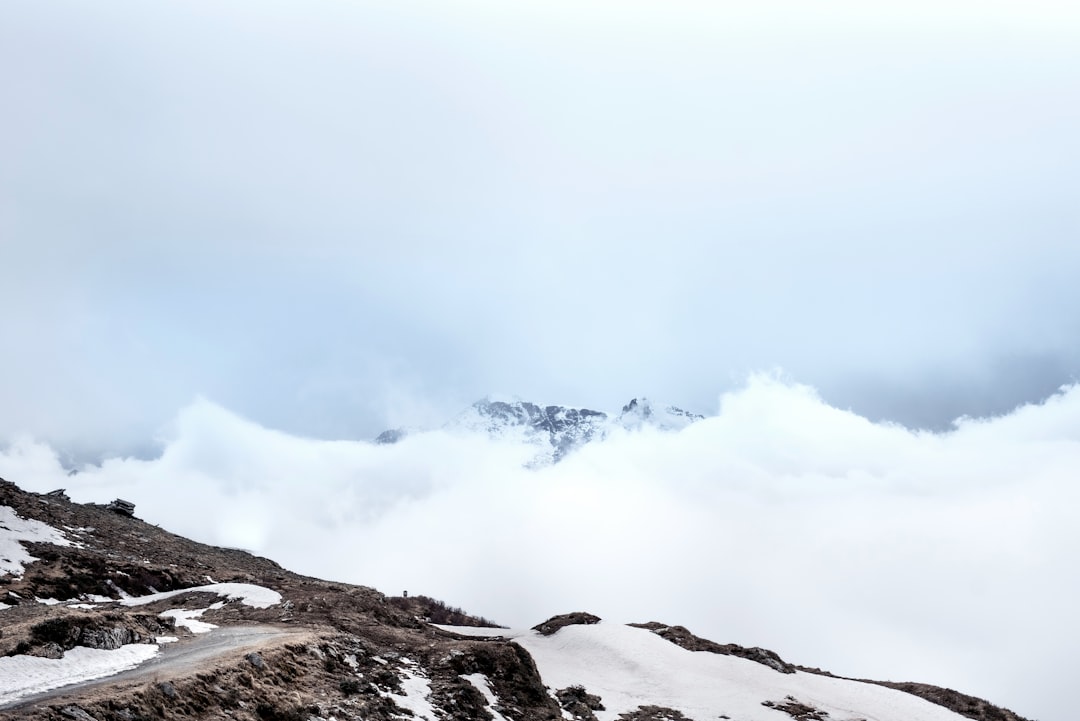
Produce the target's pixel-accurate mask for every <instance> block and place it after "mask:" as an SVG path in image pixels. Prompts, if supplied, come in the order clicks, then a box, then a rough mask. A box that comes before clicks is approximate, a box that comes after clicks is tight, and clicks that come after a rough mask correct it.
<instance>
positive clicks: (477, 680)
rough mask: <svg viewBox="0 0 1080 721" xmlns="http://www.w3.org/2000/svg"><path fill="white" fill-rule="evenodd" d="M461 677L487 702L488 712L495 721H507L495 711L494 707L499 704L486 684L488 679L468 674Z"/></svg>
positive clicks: (477, 674)
mask: <svg viewBox="0 0 1080 721" xmlns="http://www.w3.org/2000/svg"><path fill="white" fill-rule="evenodd" d="M461 677H462V678H463V679H465V680H466V681H468V682H469V683H471V684H472V685H473V686H475V687H476V690H477V691H479V692H480V693H482V694H484V698H486V699H487V702H488V711H489V712H490V713H491V715H492V716H494V717H495V721H509V720H508V719H507V718H506V717H505V716H503V715H502V714H501V713H499V712H498V711H496V710H495V706H496V705H497V704H498V703H499V699H498V697H496V696H495V692H494V691H492V690H491V685H490V684H489V683H488V678H487V676H485V675H484V674H482V673H470V674H462V675H461Z"/></svg>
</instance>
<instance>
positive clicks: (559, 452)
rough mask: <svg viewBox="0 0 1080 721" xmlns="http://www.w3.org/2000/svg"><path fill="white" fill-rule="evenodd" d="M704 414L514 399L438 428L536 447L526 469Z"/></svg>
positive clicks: (386, 437) (644, 403)
mask: <svg viewBox="0 0 1080 721" xmlns="http://www.w3.org/2000/svg"><path fill="white" fill-rule="evenodd" d="M703 418H704V416H701V415H698V414H696V413H691V412H689V411H685V410H683V409H682V408H678V407H676V406H670V405H661V406H656V405H654V404H653V403H652V402H651V401H649V399H647V398H640V399H638V398H633V399H631V400H630V402H629V403H627V404H626V405H624V406H623V407H622V410H621V411H620V412H619V413H617V414H609V413H605V412H604V411H596V410H590V409H588V408H570V407H567V406H558V405H549V406H541V405H538V404H536V403H531V402H529V401H525V400H521V399H519V398H511V399H501V398H500V399H496V398H493V397H488V398H483V399H481V400H478V401H477V402H476V403H473V404H472V406H470V407H469V408H468V409H466V410H464V411H462V412H461V413H460V414H458V415H457V416H455V417H454V418H453V419H451V420H450V421H449V422H448V423H446V424H445V425H444V426H443V429H444V430H447V431H450V432H458V433H461V432H465V433H482V434H486V435H487V436H488V437H490V438H494V439H499V440H514V441H519V442H522V443H528V444H530V445H534V446H536V447H537V455H536V456H535V457H534V458H533V460H532V461H531V462H530V464H529V465H531V466H543V465H549V464H551V463H558V462H559V461H561V460H562V459H563V458H565V457H566V456H567V455H568V454H569V453H571V452H572V451H574V450H576V449H578V448H580V447H582V446H584V445H585V444H587V443H590V442H592V441H594V440H600V439H603V438H605V437H607V436H608V435H609V434H610V433H612V432H613V431H614V430H616V429H623V430H640V429H642V428H654V429H656V430H660V431H679V430H682V429H683V428H685V427H686V426H688V425H690V424H691V423H694V422H695V421H699V420H702V419H703ZM407 435H409V432H408V431H406V430H405V429H402V428H395V429H391V430H387V431H384V432H382V433H380V434H379V436H378V437H377V438H376V439H375V442H376V443H382V444H385V443H397V442H398V441H400V440H401V439H402V438H405V437H406V436H407Z"/></svg>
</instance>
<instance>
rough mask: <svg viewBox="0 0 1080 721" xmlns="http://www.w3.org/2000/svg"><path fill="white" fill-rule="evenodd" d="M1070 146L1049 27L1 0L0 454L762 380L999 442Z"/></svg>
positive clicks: (74, 459)
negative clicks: (997, 418) (978, 429)
mask: <svg viewBox="0 0 1080 721" xmlns="http://www.w3.org/2000/svg"><path fill="white" fill-rule="evenodd" d="M750 6H752V7H750ZM1078 127H1080V10H1077V9H1076V8H1075V5H1074V4H1073V3H1067V2H1055V1H1053V0H1033V1H1029V2H1024V3H1020V2H987V1H985V0H984V1H982V2H975V1H974V0H971V1H967V0H939V1H937V2H932V3H931V2H923V1H921V0H919V1H915V2H903V3H901V2H884V3H863V2H842V1H839V0H825V1H823V2H817V3H805V2H796V1H794V0H792V1H790V2H784V1H780V0H763V1H762V2H754V3H738V4H736V3H729V2H722V1H720V0H717V1H716V2H690V1H689V0H671V1H667V2H640V1H635V0H627V1H622V2H614V1H612V2H600V1H598V0H575V1H574V2H569V1H563V0H548V1H546V2H535V3H533V2H522V3H506V2H494V1H491V2H480V1H468V0H463V1H462V2H454V3H441V2H440V3H421V2H408V1H405V0H395V1H394V2H385V3H373V2H359V1H354V2H346V1H337V2H330V1H324V0H303V1H301V0H293V1H284V0H283V1H279V2H272V1H268V0H259V1H258V2H255V1H251V2H241V1H235V2H229V3H220V2H208V1H198V0H185V1H184V2H165V1H161V2H154V3H146V2H141V1H134V0H133V1H131V2H121V1H114V0H107V1H103V2H95V3H85V2H74V1H72V2H52V1H51V0H25V1H23V0H10V1H9V2H5V3H3V5H2V7H0V270H2V271H3V279H2V282H0V307H2V309H3V310H2V313H0V339H2V343H3V345H2V351H3V352H2V353H0V379H3V380H2V381H0V408H3V413H0V448H2V447H5V446H7V445H8V444H10V443H15V442H16V441H18V443H23V444H26V443H32V442H36V443H40V444H44V445H42V446H40V447H41V448H43V449H45V450H44V451H42V452H43V453H45V455H46V456H49V454H53V453H55V454H56V456H57V457H58V458H59V460H60V462H62V463H64V464H66V465H67V466H68V467H71V466H80V465H81V464H82V463H83V462H85V461H86V460H88V459H92V460H95V461H100V460H103V459H108V458H113V459H114V460H113V462H115V463H120V462H121V461H120V460H118V459H117V458H116V457H119V456H127V455H131V454H135V455H137V456H138V457H140V458H142V459H145V460H149V459H153V458H155V457H156V456H158V455H159V454H161V453H162V452H163V451H166V452H167V450H168V449H170V448H172V447H173V446H172V445H171V444H173V443H175V442H176V439H177V438H182V437H184V433H196V434H200V437H202V436H204V435H205V434H207V433H210V432H211V429H214V428H216V427H217V426H216V425H215V423H216V422H217V421H215V420H214V419H217V420H220V418H222V417H225V418H230V419H235V420H236V422H237V423H240V424H253V425H252V427H253V428H259V429H262V431H265V432H266V433H270V434H271V436H272V437H273V438H278V436H273V435H272V434H273V433H276V432H280V433H281V434H282V435H281V436H280V438H285V439H292V441H295V442H296V443H300V441H301V439H303V438H306V439H311V440H310V442H312V443H316V442H317V441H319V440H335V439H336V440H346V439H365V438H371V437H374V436H375V435H376V434H378V433H379V432H380V431H381V430H383V429H385V428H387V427H394V426H403V425H405V426H420V427H436V426H438V425H440V424H441V423H442V422H444V421H445V420H447V419H448V418H449V417H450V416H452V415H453V414H454V413H456V412H457V411H458V410H460V409H461V408H462V407H464V406H466V405H467V404H469V403H471V402H472V401H474V400H476V399H477V398H479V397H481V396H483V395H485V394H488V393H507V394H515V395H518V396H521V397H524V398H527V399H530V400H534V401H537V402H540V403H564V404H571V405H575V406H585V407H592V408H598V409H602V410H611V409H618V408H619V407H620V406H621V405H622V404H623V403H625V402H626V401H627V400H628V399H629V398H631V397H634V396H641V395H648V396H650V397H652V398H655V399H659V400H661V401H667V402H671V403H675V404H677V405H680V406H682V407H686V408H689V409H691V410H694V411H698V412H701V413H704V414H706V415H710V416H717V414H720V412H721V405H720V398H721V395H722V394H724V393H735V394H740V393H748V394H749V395H748V396H746V397H750V398H758V396H757V395H755V394H754V393H750V392H749V391H748V390H747V388H748V386H747V382H748V378H750V377H751V374H753V373H755V372H760V371H765V372H768V373H773V374H778V377H781V378H783V379H785V382H784V383H783V384H781V385H783V386H784V387H803V386H805V387H807V388H812V389H814V390H813V391H812V393H816V396H815V398H818V399H820V400H818V401H815V402H819V403H821V405H822V407H823V408H829V409H831V411H835V412H837V413H840V412H842V411H846V410H851V411H853V412H854V414H855V415H854V416H853V417H854V418H860V419H863V420H862V422H867V421H892V422H895V423H899V424H903V425H904V426H906V427H907V428H909V429H916V428H929V429H934V430H936V431H946V430H947V429H950V428H952V427H953V425H952V422H953V420H954V419H956V418H958V417H961V416H972V417H983V416H988V415H1000V414H1006V413H1008V412H1009V411H1011V410H1012V409H1014V408H1015V407H1017V406H1018V405H1020V404H1024V403H1037V402H1040V401H1042V400H1044V399H1046V398H1047V397H1049V396H1051V394H1053V393H1054V392H1055V391H1057V390H1058V389H1059V388H1060V387H1061V386H1063V385H1067V384H1071V383H1073V382H1074V381H1075V380H1076V379H1077V375H1078V374H1080V283H1077V282H1076V278H1077V276H1078V271H1080V242H1077V238H1078V232H1080V203H1077V202H1076V198H1077V189H1078V188H1080V133H1077V130H1076V129H1077V128H1078ZM790 383H796V384H802V385H801V386H791V385H790ZM738 397H743V396H738ZM192 409H195V410H194V411H193V410H192ZM199 409H202V410H201V411H200V410H199ZM206 409H214V410H213V412H210V411H207V410H206ZM219 414H220V415H219ZM721 415H722V414H721ZM1009 417H1011V416H1009ZM230 422H231V421H230ZM200 423H204V424H205V427H202V430H198V429H193V428H194V427H195V426H199V424H200ZM1048 423H1049V421H1048ZM230 427H231V426H230ZM872 427H874V428H881V429H887V428H892V429H893V430H894V431H895V432H897V433H901V432H906V431H903V429H900V428H894V427H893V426H890V425H888V424H887V423H886V424H883V425H876V426H872ZM178 428H184V429H186V430H184V431H178V430H177V429H178ZM1069 428H1073V427H1072V426H1069ZM267 429H273V430H267ZM262 431H260V432H262ZM883 432H884V431H883ZM1055 433H1057V434H1058V435H1060V434H1062V433H1063V434H1065V435H1064V436H1063V437H1066V438H1071V439H1074V440H1075V438H1076V436H1075V434H1073V435H1069V433H1072V431H1066V430H1061V431H1060V433H1059V432H1058V431H1054V432H1053V433H1050V435H1052V436H1054V437H1057V436H1056V435H1055ZM919 437H920V438H923V437H924V436H919ZM951 437H952V436H949V435H929V436H925V438H930V439H934V438H937V439H939V440H940V439H942V438H951ZM19 439H21V440H19ZM292 441H290V442H292ZM725 442H726V441H725ZM742 442H743V441H741V440H740V441H734V440H733V441H731V443H733V444H735V445H739V444H740V443H742ZM762 442H763V441H762ZM13 447H14V446H12V447H11V448H13ZM27 447H35V448H37V447H38V446H34V445H31V446H27ZM315 447H316V448H322V446H318V445H317V443H316V446H315ZM905 447H906V446H905ZM11 448H9V449H8V450H9V454H10V453H11V452H12V451H11ZM455 452H457V451H455ZM306 453H307V452H306V451H305V454H306ZM312 453H314V452H312ZM218 455H220V454H218ZM315 455H316V456H317V455H318V454H317V453H315ZM482 455H483V454H481V456H482ZM705 456H706V457H707V454H705ZM199 457H200V458H202V457H203V456H201V455H200V456H199ZM207 457H214V458H216V457H218V456H217V455H214V454H210V455H209V456H207ZM304 457H305V458H307V457H308V455H304ZM394 457H395V458H398V457H397V456H394ZM692 457H695V458H697V457H698V456H694V455H692ZM791 457H792V459H793V460H792V463H793V464H795V465H798V464H797V462H798V461H799V459H801V458H803V456H802V455H801V454H799V453H793V454H792V456H791ZM889 457H890V458H894V460H896V462H897V463H898V464H901V461H902V460H903V459H905V458H906V456H905V455H904V453H902V452H899V451H897V455H896V456H895V457H894V456H889ZM398 461H399V462H400V463H402V464H405V465H404V466H402V468H413V466H410V465H409V462H408V461H407V459H404V458H398ZM208 462H209V461H208ZM492 462H493V463H494V462H495V461H492ZM297 463H299V461H297ZM350 463H351V461H350V462H349V463H345V467H347V468H353V465H350ZM611 463H614V461H611ZM703 463H704V461H703ZM853 463H854V462H853ZM912 463H914V462H910V463H909V460H903V463H902V464H903V465H904V467H905V468H908V467H913V466H912V465H911V464H912ZM598 464H599V466H600V467H602V468H605V469H608V470H605V471H603V473H599V475H598V476H597V478H609V477H610V476H611V474H613V473H615V471H613V470H610V468H609V466H608V461H602V462H601V461H598ZM46 465H48V464H46ZM496 465H498V464H496ZM706 465H707V464H706ZM854 465H858V463H855V464H854ZM916 465H917V464H916ZM20 467H21V466H20ZM620 467H621V466H620ZM709 467H711V466H709ZM1010 467H1011V466H1010ZM935 468H937V466H935ZM219 470H220V469H219ZM796 470H798V472H799V473H802V472H803V471H802V470H799V469H796ZM413 471H414V472H415V473H416V474H419V476H418V477H422V478H427V477H429V476H430V471H429V470H427V469H426V467H425V466H422V464H421V466H418V467H416V468H413ZM199 472H200V473H201V474H203V476H204V477H205V478H207V479H210V480H209V481H207V482H208V483H209V484H210V485H211V486H213V485H214V483H221V484H226V485H227V484H228V483H229V480H228V478H229V473H227V472H222V473H221V474H220V478H219V477H218V475H216V473H217V471H216V470H215V469H214V468H213V467H212V464H211V466H207V467H202V468H201V470H200V471H199ZM310 472H313V471H308V473H310ZM793 472H794V471H793ZM43 473H44V472H43ZM50 473H51V471H50V472H49V473H45V474H44V475H43V476H42V478H49V479H51V478H52V476H51V475H50ZM342 473H345V472H344V471H342ZM349 473H352V471H349ZM912 473H913V474H915V471H912ZM1017 474H1018V475H1016V476H1011V477H1010V478H1009V483H1013V484H1019V485H1011V486H1010V488H1013V489H1021V488H1023V485H1022V481H1023V480H1024V476H1023V474H1022V473H1020V471H1019V470H1018V469H1017ZM301 475H303V474H301ZM916 475H917V474H916ZM345 476H347V477H351V476H349V475H348V473H345ZM169 477H171V476H169ZM387 477H388V478H393V479H395V480H394V481H393V483H390V482H389V481H388V484H389V485H387V486H386V487H385V488H384V492H385V494H386V497H387V498H390V499H392V498H399V496H400V494H401V493H405V492H406V491H407V490H408V488H411V486H410V485H409V484H410V483H412V482H413V481H408V482H406V481H403V480H401V479H402V478H405V477H409V478H412V477H413V476H410V475H409V473H406V472H405V471H403V470H400V469H399V470H398V471H395V472H394V473H392V474H389V475H388V476H387ZM215 478H216V479H217V481H214V479H215ZM12 480H16V481H22V482H24V483H30V482H32V481H30V480H27V479H20V478H12ZM44 482H45V481H44V480H42V481H41V483H44ZM596 482H597V483H600V481H596ZM1003 482H1005V481H1004V480H1003ZM260 487H261V486H260ZM402 489H406V490H405V491H403V490H402ZM1017 493H1020V491H1017ZM887 497H889V498H891V496H887ZM387 503H390V501H387ZM1069 538H1072V539H1074V537H1069ZM252 545H253V546H255V545H258V544H256V543H254V542H253V543H252ZM1073 548H1074V550H1075V545H1074V546H1073ZM367 570H370V569H367ZM353 580H359V581H364V579H362V578H357V579H353ZM416 583H417V584H418V585H423V584H422V582H421V581H420V580H418V581H417V582H416ZM391 590H396V589H391ZM471 599H472V597H470V599H464V600H471ZM447 600H449V601H451V602H458V600H459V599H454V598H450V599H447ZM476 610H477V612H479V613H487V611H488V609H487V608H486V607H485V608H477V609H476ZM561 610H566V609H552V612H556V611H561ZM492 613H493V612H492ZM670 620H672V621H673V622H678V621H679V620H678V619H670ZM720 640H725V639H720ZM746 640H747V641H748V642H750V643H759V641H758V640H756V639H753V638H748V639H746ZM806 655H807V658H806V659H805V660H806V661H807V662H813V658H811V656H812V654H811V653H810V652H809V651H808V652H807V654H806ZM851 672H852V673H863V671H861V670H858V669H852V671H851ZM866 673H867V674H869V673H870V672H869V671H866ZM924 680H931V681H932V680H934V679H932V678H929V679H924ZM992 690H993V689H990V690H988V691H987V693H989V691H992ZM1020 710H1021V712H1023V711H1024V710H1023V709H1020Z"/></svg>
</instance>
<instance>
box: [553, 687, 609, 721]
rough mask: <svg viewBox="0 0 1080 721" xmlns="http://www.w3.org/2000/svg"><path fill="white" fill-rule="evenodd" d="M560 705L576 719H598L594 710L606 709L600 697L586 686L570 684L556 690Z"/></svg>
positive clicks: (577, 720) (589, 720) (588, 720)
mask: <svg viewBox="0 0 1080 721" xmlns="http://www.w3.org/2000/svg"><path fill="white" fill-rule="evenodd" d="M555 698H557V699H559V705H560V706H562V707H563V709H564V710H565V711H566V712H567V713H568V714H570V715H571V716H573V717H574V719H575V721H596V714H595V713H593V711H604V710H605V709H604V704H603V703H601V700H600V697H599V696H597V695H596V694H591V693H589V692H588V691H586V690H585V687H584V686H568V687H567V688H564V689H560V690H558V691H556V692H555Z"/></svg>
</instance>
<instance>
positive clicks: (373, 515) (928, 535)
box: [0, 376, 1080, 721]
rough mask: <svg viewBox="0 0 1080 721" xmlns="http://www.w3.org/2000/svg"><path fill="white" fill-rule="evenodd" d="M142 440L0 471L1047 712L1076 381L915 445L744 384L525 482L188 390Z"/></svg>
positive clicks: (518, 612)
mask: <svg viewBox="0 0 1080 721" xmlns="http://www.w3.org/2000/svg"><path fill="white" fill-rule="evenodd" d="M163 443H164V446H163V451H162V453H161V455H160V457H158V458H155V459H153V460H137V459H131V458H114V459H110V460H107V461H105V462H104V463H102V464H101V465H100V466H90V467H86V468H84V469H82V470H81V471H80V472H79V473H77V474H76V475H74V476H71V477H68V476H67V475H66V471H65V470H64V469H63V467H62V466H61V464H60V462H59V461H58V458H57V454H56V452H55V451H54V450H53V449H51V448H50V447H48V446H46V445H44V444H42V443H39V442H35V441H34V440H32V439H29V438H22V439H16V440H13V441H11V442H10V443H9V444H8V445H7V446H6V448H5V450H4V451H3V452H2V454H0V475H2V476H3V477H5V478H7V479H8V480H12V481H15V482H16V483H18V484H20V485H21V486H23V487H24V488H28V489H30V490H36V491H45V490H50V489H52V488H55V487H60V486H65V487H67V488H68V491H69V493H70V495H71V496H72V497H73V498H74V499H75V500H78V501H97V502H104V501H107V500H111V499H112V498H113V497H116V496H121V497H124V498H127V499H129V500H132V501H134V502H135V503H136V504H137V505H138V508H137V512H138V515H139V516H140V517H142V518H144V519H146V520H148V521H151V522H153V523H158V524H160V525H162V526H164V527H166V528H168V529H170V530H173V531H176V532H178V533H182V534H185V535H189V536H192V537H194V538H196V539H198V540H201V541H206V542H210V543H214V544H220V545H227V546H239V547H244V548H247V549H250V550H252V551H254V552H256V553H259V554H261V555H266V556H269V557H271V558H274V559H275V560H277V561H279V562H281V563H282V564H283V565H285V566H287V567H289V568H291V569H293V570H296V571H300V572H305V573H309V574H314V575H317V576H322V577H327V578H333V579H337V580H343V581H351V582H355V583H362V584H366V585H371V586H375V587H376V588H379V589H380V590H382V591H384V592H387V593H394V594H396V593H400V592H401V591H402V590H405V589H407V590H409V591H412V592H416V593H426V594H429V595H433V596H436V597H440V598H443V599H445V600H447V601H449V602H452V603H454V604H455V605H461V606H463V607H465V608H467V609H469V610H471V611H473V612H475V613H479V614H483V615H485V616H488V617H491V618H496V619H498V620H500V621H502V622H503V623H507V624H511V625H525V624H528V625H532V624H534V623H536V622H539V621H540V620H542V619H544V618H546V617H547V616H550V615H552V614H554V613H561V612H565V611H569V610H575V609H586V610H589V611H592V612H594V613H597V614H599V615H601V616H603V617H605V618H608V619H611V620H625V621H647V620H660V621H664V622H668V623H678V624H682V625H686V626H688V627H690V628H691V630H693V631H695V632H697V633H699V634H701V635H704V636H707V637H710V638H713V639H716V640H718V641H722V642H729V641H730V642H738V643H742V644H747V645H761V646H766V647H769V648H773V649H774V650H776V651H778V652H779V653H780V654H781V655H782V656H784V657H785V658H786V659H788V660H790V661H793V662H796V663H805V664H810V665H820V666H821V667H823V668H827V669H829V670H831V671H833V672H835V673H838V674H844V675H854V676H858V677H869V678H880V679H891V680H921V681H926V682H931V683H936V684H939V685H947V686H951V687H954V688H959V689H961V690H964V691H966V692H969V693H974V694H976V695H980V696H984V697H987V698H990V699H991V700H993V701H995V702H996V703H1000V704H1005V705H1008V706H1011V707H1013V708H1014V710H1017V711H1018V712H1020V713H1022V714H1023V715H1026V716H1034V717H1038V718H1041V719H1050V720H1051V721H1052V720H1053V719H1064V718H1066V714H1067V710H1068V709H1070V708H1071V704H1072V699H1071V693H1072V692H1071V691H1070V690H1069V689H1070V688H1071V676H1072V671H1071V669H1072V667H1073V663H1072V660H1073V658H1074V650H1075V648H1076V647H1077V645H1078V644H1080V630H1078V626H1077V624H1076V623H1075V622H1074V620H1073V616H1074V613H1075V609H1074V604H1073V601H1074V600H1075V598H1077V597H1078V596H1080V580H1078V579H1077V577H1076V574H1075V573H1073V572H1072V569H1074V568H1075V554H1076V551H1077V549H1078V548H1080V530H1078V527H1077V524H1076V523H1075V519H1074V518H1073V515H1074V512H1075V509H1076V508H1077V507H1078V502H1080V489H1078V487H1077V484H1076V482H1075V478H1076V475H1075V474H1076V470H1075V469H1076V468H1078V467H1080V386H1069V387H1065V388H1062V389H1061V391H1060V392H1059V393H1057V394H1056V395H1054V396H1052V397H1051V398H1049V399H1048V400H1046V401H1045V402H1043V403H1041V404H1037V405H1027V406H1023V407H1020V408H1018V409H1016V410H1015V411H1013V412H1012V413H1009V414H1007V415H1004V416H1000V417H995V418H986V419H968V418H965V419H960V420H959V421H957V422H956V424H955V426H954V428H953V430H951V431H949V432H946V433H929V432H912V431H910V430H908V429H905V428H903V427H901V426H897V425H890V424H880V423H873V422H870V421H868V420H867V419H865V418H862V417H860V416H858V415H856V414H853V413H851V412H848V411H844V410H840V409H837V408H834V407H831V406H829V405H828V404H826V403H824V402H823V401H822V400H821V399H820V397H819V396H818V395H817V393H816V392H815V391H814V390H813V389H811V388H809V387H806V386H800V385H797V384H793V383H789V382H785V381H782V380H778V379H777V378H775V377H766V376H758V377H755V378H753V379H752V380H751V381H750V382H749V383H748V384H747V385H746V386H745V387H743V388H742V389H740V390H738V391H734V392H731V393H728V394H725V395H724V396H722V397H721V399H720V403H719V407H718V409H717V411H716V413H715V414H714V415H712V416H710V417H708V418H706V419H705V420H703V421H701V422H699V423H696V424H694V425H692V426H690V427H688V428H687V429H685V430H683V431H682V432H679V433H661V432H656V431H650V430H648V429H646V430H640V431H633V432H629V431H628V432H625V433H621V434H617V435H615V436H613V437H610V438H608V439H607V440H605V441H603V442H601V443H595V444H592V445H589V446H586V447H585V448H583V449H582V450H580V451H579V452H577V453H575V454H573V455H571V456H570V457H568V458H567V459H566V460H565V461H564V462H562V463H560V464H558V465H556V466H553V467H549V468H542V469H538V470H527V469H525V468H523V467H522V464H523V463H524V462H525V461H526V460H528V458H529V457H530V455H531V452H532V449H530V448H523V447H521V446H517V445H514V444H508V443H502V442H498V441H493V440H489V439H487V438H485V437H480V436H470V435H452V434H450V433H447V432H443V431H435V432H428V433H419V434H416V435H414V436H410V437H408V438H406V439H405V440H404V441H403V442H401V443H399V444H397V445H393V446H376V445H373V444H369V443H364V442H351V441H349V442H342V441H332V442H329V441H321V440H315V439H310V438H301V437H296V436H292V435H288V434H285V433H281V432H278V431H274V430H271V429H267V428H264V427H261V426H259V425H257V424H255V423H252V422H250V421H248V420H245V419H244V418H242V417H239V416H238V415H236V414H234V413H231V412H229V411H228V410H226V409H224V408H222V407H220V406H218V405H215V404H214V403H212V402H210V401H207V400H199V401H196V402H195V403H193V404H191V405H190V406H188V407H187V408H185V409H184V410H183V411H182V412H180V413H179V415H178V417H177V418H176V420H175V422H174V423H173V425H172V426H171V427H170V428H169V429H168V430H167V432H166V433H165V435H164V439H163Z"/></svg>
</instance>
